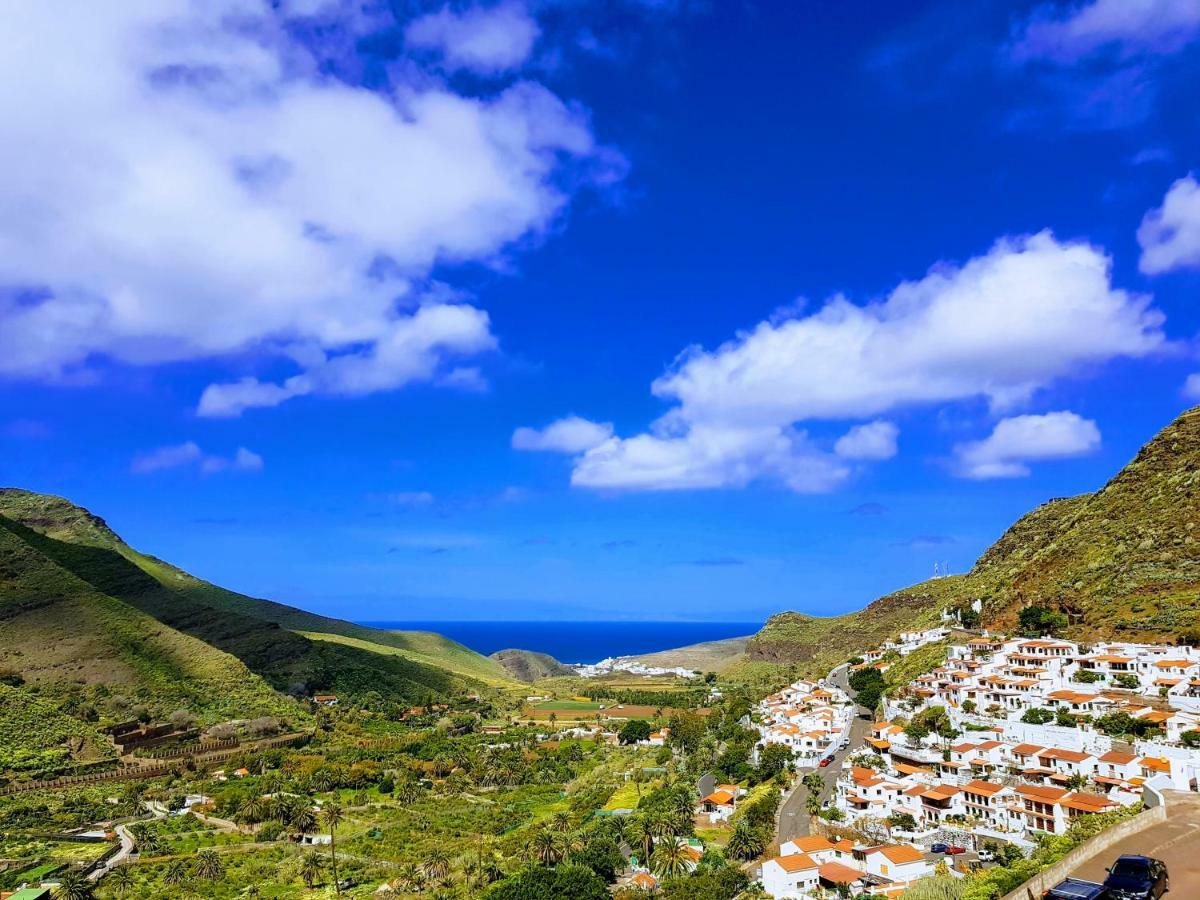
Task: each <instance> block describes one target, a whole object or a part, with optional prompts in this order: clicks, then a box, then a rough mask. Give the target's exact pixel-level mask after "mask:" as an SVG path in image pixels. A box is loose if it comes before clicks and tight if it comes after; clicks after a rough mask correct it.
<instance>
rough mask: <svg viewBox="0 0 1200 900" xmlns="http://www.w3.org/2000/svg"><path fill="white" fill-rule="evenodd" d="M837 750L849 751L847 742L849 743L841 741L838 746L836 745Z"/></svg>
mask: <svg viewBox="0 0 1200 900" xmlns="http://www.w3.org/2000/svg"><path fill="white" fill-rule="evenodd" d="M838 749H839V750H849V749H850V742H849V741H842V742H841V743H840V744H838Z"/></svg>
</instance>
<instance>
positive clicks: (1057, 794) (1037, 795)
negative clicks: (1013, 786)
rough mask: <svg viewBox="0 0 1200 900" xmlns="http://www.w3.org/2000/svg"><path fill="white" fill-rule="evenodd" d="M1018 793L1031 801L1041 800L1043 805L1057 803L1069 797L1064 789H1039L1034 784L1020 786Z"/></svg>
mask: <svg viewBox="0 0 1200 900" xmlns="http://www.w3.org/2000/svg"><path fill="white" fill-rule="evenodd" d="M1017 793H1018V794H1020V795H1021V796H1022V797H1028V798H1029V799H1031V800H1040V801H1041V802H1042V803H1057V802H1058V801H1059V800H1061V799H1062V798H1063V797H1065V796H1066V795H1067V792H1066V791H1064V790H1063V789H1062V788H1056V787H1039V786H1037V785H1032V784H1022V785H1018V786H1017Z"/></svg>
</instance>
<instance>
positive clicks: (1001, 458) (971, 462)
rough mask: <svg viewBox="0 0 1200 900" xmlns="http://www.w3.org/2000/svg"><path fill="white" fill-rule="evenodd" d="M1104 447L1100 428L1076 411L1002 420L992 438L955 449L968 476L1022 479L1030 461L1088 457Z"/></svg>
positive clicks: (960, 467)
mask: <svg viewBox="0 0 1200 900" xmlns="http://www.w3.org/2000/svg"><path fill="white" fill-rule="evenodd" d="M1099 447H1100V429H1099V428H1097V427H1096V423H1095V422H1093V421H1092V420H1091V419H1084V418H1082V417H1081V416H1079V415H1076V414H1075V413H1073V412H1066V411H1063V412H1052V413H1045V414H1043V415H1029V416H1013V417H1012V418H1008V419H1001V420H1000V421H999V422H997V423H996V427H995V428H994V429H993V430H992V433H991V434H990V435H988V437H986V438H984V439H983V440H981V441H972V442H970V443H966V444H959V445H958V446H956V447H955V448H954V452H955V456H956V457H957V472H958V474H959V475H961V476H962V477H964V478H976V479H987V478H1020V477H1024V476H1026V475H1028V474H1029V466H1028V465H1026V463H1027V462H1030V461H1035V460H1046V459H1069V458H1071V457H1076V456H1085V455H1087V454H1089V453H1093V452H1095V451H1096V450H1097V449H1098V448H1099Z"/></svg>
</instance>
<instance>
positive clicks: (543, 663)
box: [491, 650, 575, 682]
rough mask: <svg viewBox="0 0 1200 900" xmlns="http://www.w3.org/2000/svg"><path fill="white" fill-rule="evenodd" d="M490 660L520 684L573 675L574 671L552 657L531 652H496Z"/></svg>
mask: <svg viewBox="0 0 1200 900" xmlns="http://www.w3.org/2000/svg"><path fill="white" fill-rule="evenodd" d="M491 659H492V660H493V661H494V662H496V663H499V664H500V665H501V666H502V667H503V668H504V671H505V672H507V673H508V675H509V676H510V677H511V678H515V679H517V680H518V681H522V682H533V681H539V680H541V679H543V678H556V677H558V676H572V675H574V674H575V670H574V669H571V668H569V667H567V666H564V665H563V664H562V663H560V662H559V661H558V660H557V659H555V658H554V657H553V656H550V655H548V654H546V653H535V652H534V651H532V650H497V651H496V652H495V653H493V654H492V655H491Z"/></svg>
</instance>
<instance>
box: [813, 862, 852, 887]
mask: <svg viewBox="0 0 1200 900" xmlns="http://www.w3.org/2000/svg"><path fill="white" fill-rule="evenodd" d="M817 874H818V875H819V876H820V878H821V880H822V881H832V882H834V883H835V884H854V882H856V881H858V880H859V879H860V878H862V877H863V873H862V872H860V871H858V869H852V868H850V867H849V866H844V865H842V864H841V863H835V862H830V863H825V864H824V865H822V866H820V867H819V868H818V869H817Z"/></svg>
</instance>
